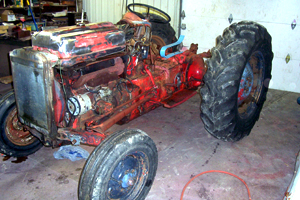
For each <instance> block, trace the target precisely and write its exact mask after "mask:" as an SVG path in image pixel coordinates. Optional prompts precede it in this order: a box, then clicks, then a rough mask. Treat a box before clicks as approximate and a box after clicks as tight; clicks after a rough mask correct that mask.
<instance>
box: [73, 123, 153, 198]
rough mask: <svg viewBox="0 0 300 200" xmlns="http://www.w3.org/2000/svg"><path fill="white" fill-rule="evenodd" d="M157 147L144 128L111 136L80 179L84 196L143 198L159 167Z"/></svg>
mask: <svg viewBox="0 0 300 200" xmlns="http://www.w3.org/2000/svg"><path fill="white" fill-rule="evenodd" d="M157 159H158V156H157V149H156V146H155V144H154V142H153V141H152V139H151V138H150V137H149V136H148V135H147V134H146V133H144V132H143V131H140V130H137V129H126V130H122V131H119V132H116V133H114V134H112V135H110V136H108V137H107V138H106V139H105V140H104V141H103V142H102V143H101V144H100V145H99V146H97V147H96V148H95V150H94V151H93V153H92V154H91V155H90V157H89V158H88V160H87V162H86V164H85V167H84V169H83V172H82V174H81V178H80V182H79V190H78V191H79V199H80V200H83V199H84V200H107V199H119V200H134V199H140V200H143V199H145V198H146V196H147V194H148V192H149V191H150V188H151V186H152V183H153V181H154V177H155V174H156V170H157Z"/></svg>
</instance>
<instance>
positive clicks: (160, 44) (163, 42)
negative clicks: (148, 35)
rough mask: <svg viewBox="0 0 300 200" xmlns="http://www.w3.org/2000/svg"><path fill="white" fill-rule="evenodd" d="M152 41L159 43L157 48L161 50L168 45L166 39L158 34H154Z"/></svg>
mask: <svg viewBox="0 0 300 200" xmlns="http://www.w3.org/2000/svg"><path fill="white" fill-rule="evenodd" d="M152 42H153V43H154V44H156V45H157V48H158V49H159V50H160V49H161V48H162V47H163V46H166V43H165V41H164V40H163V39H162V38H161V37H159V36H157V35H152Z"/></svg>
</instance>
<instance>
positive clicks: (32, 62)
mask: <svg viewBox="0 0 300 200" xmlns="http://www.w3.org/2000/svg"><path fill="white" fill-rule="evenodd" d="M133 6H135V7H138V6H140V7H145V8H146V12H142V13H138V12H134V11H133V10H132V9H131V8H132V7H133ZM128 9H129V10H130V11H131V12H128V13H127V14H125V16H124V18H123V19H122V20H121V21H120V22H119V23H118V24H117V25H114V24H112V23H109V22H104V23H93V24H86V25H85V24H79V25H77V26H71V27H63V28H58V29H52V30H46V31H42V32H37V33H36V34H34V35H33V36H32V46H31V47H26V48H21V49H15V50H14V51H12V52H11V53H10V59H11V65H12V73H13V83H14V92H13V91H11V92H9V93H7V94H6V95H4V96H3V97H2V99H1V100H0V123H1V136H0V152H1V153H3V154H6V155H8V156H13V157H21V156H27V155H30V154H32V153H34V152H36V151H37V150H38V149H40V148H41V147H42V146H43V145H44V146H49V147H59V146H61V145H63V144H66V143H67V142H69V143H72V144H73V145H79V144H80V143H81V144H88V145H94V146H96V148H95V150H94V151H93V153H92V154H91V155H90V157H89V158H88V160H87V162H86V164H85V167H84V169H83V172H82V175H81V178H80V183H79V194H78V195H79V199H124V200H125V199H144V198H145V197H146V195H147V194H148V192H149V190H150V188H151V185H152V183H153V181H154V177H155V174H156V170H157V150H156V146H155V144H154V142H153V141H152V139H151V138H150V137H149V136H148V135H147V134H146V133H145V132H143V131H141V130H138V129H130V130H129V129H127V130H122V131H119V132H116V133H113V134H108V133H107V130H108V129H109V128H110V127H111V126H113V125H114V124H116V123H119V124H123V123H126V122H129V121H130V120H132V119H134V118H136V117H138V116H140V115H142V114H144V113H147V112H149V111H151V110H153V109H155V108H157V107H158V106H161V105H163V106H164V107H167V108H173V107H175V106H177V105H179V104H180V103H183V102H185V101H186V100H188V99H189V98H191V97H192V96H193V95H195V94H196V93H197V89H198V88H201V90H200V94H201V96H202V102H201V114H200V116H201V118H202V121H203V123H204V125H205V128H206V130H207V131H208V132H209V133H210V134H212V135H213V136H215V137H216V138H218V139H221V140H224V141H238V140H240V139H242V138H243V137H245V136H247V135H248V134H249V133H250V131H251V129H252V127H253V126H254V124H255V122H256V121H257V120H258V118H259V114H260V111H261V109H262V106H263V103H264V101H265V100H266V93H267V90H268V81H269V80H270V78H271V65H272V59H273V53H272V47H271V36H270V35H269V33H268V32H267V30H266V29H265V28H264V27H263V26H261V25H259V24H257V23H255V22H249V21H243V22H240V23H235V24H232V25H231V26H230V27H228V28H226V29H225V30H224V32H223V35H222V36H219V37H217V39H216V46H215V47H214V48H212V49H211V50H210V51H208V52H204V53H200V54H197V45H195V44H192V45H191V47H190V49H189V50H186V51H180V50H179V47H178V46H180V45H177V44H179V43H181V42H180V41H179V42H175V43H173V44H170V43H172V42H174V38H175V37H174V34H175V33H174V31H172V30H173V29H172V30H171V29H170V24H169V23H168V22H169V21H170V17H169V16H168V15H167V14H166V13H164V12H163V11H161V10H159V9H157V8H154V7H151V6H148V5H144V4H131V5H129V6H128ZM153 11H155V13H156V14H153ZM180 40H182V37H181V38H180ZM166 44H168V45H166ZM203 58H206V62H204V60H203ZM63 141H64V142H63Z"/></svg>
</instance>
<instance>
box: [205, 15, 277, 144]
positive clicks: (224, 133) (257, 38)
mask: <svg viewBox="0 0 300 200" xmlns="http://www.w3.org/2000/svg"><path fill="white" fill-rule="evenodd" d="M258 48H260V49H264V50H265V51H264V52H262V53H263V54H264V59H265V74H264V79H266V78H271V65H272V64H271V62H272V59H273V53H272V50H271V49H272V47H271V36H270V35H269V33H268V32H267V30H266V29H265V28H264V27H263V26H261V25H259V24H257V23H255V22H248V21H243V22H240V23H235V24H232V25H231V26H230V27H228V28H226V29H225V30H224V32H223V34H222V36H218V37H217V39H216V47H214V48H212V50H211V53H212V58H211V59H208V60H207V61H206V65H207V66H208V71H207V73H206V74H205V75H204V83H205V85H204V86H203V87H202V88H201V90H200V94H201V96H202V102H201V112H202V113H201V115H200V116H201V119H202V120H203V122H204V125H205V128H206V130H207V131H208V132H209V133H210V134H211V135H213V136H214V137H216V138H218V139H221V140H224V141H238V140H240V139H242V138H243V137H245V136H247V135H249V133H250V131H251V129H252V128H253V126H254V124H255V122H256V121H257V119H258V118H259V114H260V111H261V109H262V106H263V103H264V101H265V100H266V93H267V90H268V88H267V87H265V86H263V88H262V90H261V95H260V98H259V100H258V102H257V108H256V110H255V111H254V114H253V115H252V116H251V117H249V119H247V120H241V119H240V118H239V115H238V111H237V107H238V106H237V92H238V89H239V84H240V78H241V75H242V73H243V71H244V67H245V64H246V62H247V60H248V59H249V57H250V55H251V54H252V52H254V51H255V50H256V49H258Z"/></svg>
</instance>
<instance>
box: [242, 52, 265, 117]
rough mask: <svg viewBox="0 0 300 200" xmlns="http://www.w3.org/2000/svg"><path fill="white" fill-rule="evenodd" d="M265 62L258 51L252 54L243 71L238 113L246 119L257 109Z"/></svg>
mask: <svg viewBox="0 0 300 200" xmlns="http://www.w3.org/2000/svg"><path fill="white" fill-rule="evenodd" d="M264 70H265V60H264V57H263V54H262V53H261V52H260V51H256V52H254V53H253V54H252V55H251V56H250V59H249V61H248V62H247V64H246V66H245V69H244V71H243V74H242V77H241V80H240V86H239V91H238V112H239V115H240V117H241V118H247V117H248V116H249V115H251V114H252V113H253V111H254V110H255V109H256V108H257V106H256V104H257V102H258V100H259V98H260V94H261V92H262V88H263V81H264V73H265V72H264Z"/></svg>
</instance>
